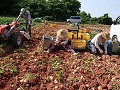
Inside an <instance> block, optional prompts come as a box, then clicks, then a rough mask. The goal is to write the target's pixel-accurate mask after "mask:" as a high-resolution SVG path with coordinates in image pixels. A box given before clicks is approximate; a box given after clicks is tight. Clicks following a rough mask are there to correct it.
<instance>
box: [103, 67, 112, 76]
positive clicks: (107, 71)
mask: <svg viewBox="0 0 120 90" xmlns="http://www.w3.org/2000/svg"><path fill="white" fill-rule="evenodd" d="M105 73H106V74H110V75H112V74H114V72H113V71H112V70H110V69H106V68H105Z"/></svg>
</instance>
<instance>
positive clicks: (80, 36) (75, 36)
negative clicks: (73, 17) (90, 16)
mask: <svg viewBox="0 0 120 90" xmlns="http://www.w3.org/2000/svg"><path fill="white" fill-rule="evenodd" d="M81 38H82V33H78V38H77V33H74V34H73V39H81Z"/></svg>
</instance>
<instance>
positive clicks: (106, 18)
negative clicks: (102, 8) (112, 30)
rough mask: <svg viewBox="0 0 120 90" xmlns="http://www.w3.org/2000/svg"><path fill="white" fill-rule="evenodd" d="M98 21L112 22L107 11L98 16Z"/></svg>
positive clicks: (109, 23)
mask: <svg viewBox="0 0 120 90" xmlns="http://www.w3.org/2000/svg"><path fill="white" fill-rule="evenodd" d="M98 23H99V24H105V25H111V24H112V23H113V22H112V18H111V17H109V16H108V13H107V14H104V15H103V16H101V17H99V18H98Z"/></svg>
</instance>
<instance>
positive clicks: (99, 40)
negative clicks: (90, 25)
mask: <svg viewBox="0 0 120 90" xmlns="http://www.w3.org/2000/svg"><path fill="white" fill-rule="evenodd" d="M91 42H92V43H93V44H94V45H95V47H96V48H97V49H98V50H101V48H100V47H99V45H100V44H102V45H103V46H104V49H105V50H106V51H107V45H106V40H105V39H103V38H102V35H101V33H99V34H97V35H95V37H94V38H93V39H92V40H91Z"/></svg>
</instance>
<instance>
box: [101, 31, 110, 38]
mask: <svg viewBox="0 0 120 90" xmlns="http://www.w3.org/2000/svg"><path fill="white" fill-rule="evenodd" d="M101 35H102V37H103V38H104V39H106V40H109V39H110V33H109V32H102V33H101Z"/></svg>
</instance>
